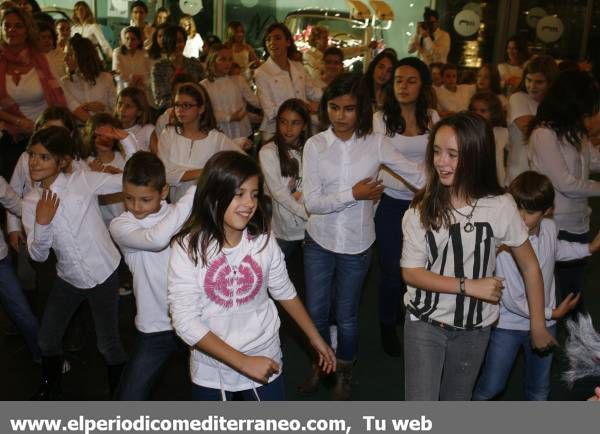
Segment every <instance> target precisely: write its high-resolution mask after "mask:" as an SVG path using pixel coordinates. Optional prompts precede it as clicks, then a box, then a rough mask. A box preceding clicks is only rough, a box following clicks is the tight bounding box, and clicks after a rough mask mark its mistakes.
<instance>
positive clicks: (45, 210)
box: [35, 189, 60, 225]
mask: <svg viewBox="0 0 600 434" xmlns="http://www.w3.org/2000/svg"><path fill="white" fill-rule="evenodd" d="M59 204H60V199H59V198H58V195H57V194H56V193H53V192H52V191H50V190H47V189H45V190H44V191H43V192H42V197H41V198H40V200H39V201H38V203H37V207H36V209H35V222H36V223H37V224H40V225H48V224H50V222H51V221H52V219H53V218H54V216H55V215H56V210H57V209H58V205H59Z"/></svg>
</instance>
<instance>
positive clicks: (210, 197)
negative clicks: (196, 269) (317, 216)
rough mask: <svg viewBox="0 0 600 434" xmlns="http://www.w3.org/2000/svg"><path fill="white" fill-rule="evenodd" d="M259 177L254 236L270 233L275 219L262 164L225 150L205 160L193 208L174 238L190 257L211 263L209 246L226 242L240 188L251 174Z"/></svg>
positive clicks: (252, 226) (250, 227) (252, 221)
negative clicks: (227, 224)
mask: <svg viewBox="0 0 600 434" xmlns="http://www.w3.org/2000/svg"><path fill="white" fill-rule="evenodd" d="M253 176H257V177H258V204H257V208H256V211H255V213H254V215H253V216H252V218H251V219H250V222H249V223H248V226H247V228H248V233H249V234H250V235H251V236H253V237H254V236H258V235H263V234H266V235H267V240H266V242H265V245H264V246H263V248H264V247H266V245H267V242H268V239H269V233H270V223H271V201H270V199H269V198H268V196H266V195H265V192H264V182H263V175H262V172H261V171H260V168H259V167H258V164H257V163H256V162H255V161H254V160H253V159H252V158H250V157H248V156H247V155H244V154H241V153H239V152H235V151H223V152H218V153H216V154H215V155H213V156H212V157H211V158H210V159H209V160H208V161H207V162H206V164H205V166H204V170H203V171H202V175H201V176H200V179H198V189H197V190H196V195H195V196H194V202H193V205H192V212H191V214H190V217H189V218H188V219H187V221H186V222H185V223H184V224H183V226H182V228H181V230H180V231H179V233H178V234H177V235H175V237H174V241H175V242H177V243H179V245H180V246H181V247H183V248H185V249H186V250H187V253H188V256H189V258H190V259H191V260H192V261H193V262H194V264H196V265H198V262H199V261H200V262H201V263H202V265H203V266H206V265H207V261H208V258H209V255H210V254H211V253H212V252H209V248H210V247H211V245H212V244H213V243H216V247H217V248H216V249H214V253H218V252H220V251H221V250H222V249H223V246H224V245H225V241H226V239H225V230H224V228H223V226H224V218H225V212H226V211H227V208H228V207H229V205H230V204H231V201H232V200H233V197H234V195H235V194H236V191H237V190H238V189H239V188H240V186H241V185H242V184H243V183H244V182H246V180H248V179H249V178H251V177H253Z"/></svg>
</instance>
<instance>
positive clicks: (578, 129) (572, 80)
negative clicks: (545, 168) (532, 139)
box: [528, 70, 600, 151]
mask: <svg viewBox="0 0 600 434" xmlns="http://www.w3.org/2000/svg"><path fill="white" fill-rule="evenodd" d="M598 111H600V88H599V86H598V82H597V81H596V80H594V78H593V77H592V76H591V75H589V74H588V73H587V72H583V71H579V70H567V71H563V72H561V73H560V74H559V76H558V78H557V79H556V80H555V81H554V84H553V85H552V86H550V89H548V92H547V93H546V96H545V97H544V100H543V101H542V102H541V103H540V105H539V107H538V109H537V114H536V115H535V117H534V118H533V120H532V121H531V122H530V123H529V131H528V136H529V135H531V133H532V132H533V130H534V129H536V128H537V127H547V128H550V129H551V130H553V131H554V132H555V133H556V135H557V137H558V138H559V139H564V140H566V141H567V142H569V143H570V144H571V145H573V146H574V147H575V148H576V149H577V150H578V151H581V142H582V140H583V139H584V138H585V137H587V135H588V132H587V129H586V127H585V125H584V123H583V120H584V118H585V117H587V116H592V115H595V114H596V113H598Z"/></svg>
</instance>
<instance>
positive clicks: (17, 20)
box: [0, 7, 66, 178]
mask: <svg viewBox="0 0 600 434" xmlns="http://www.w3.org/2000/svg"><path fill="white" fill-rule="evenodd" d="M37 40H38V38H37V26H36V25H35V24H34V22H33V20H32V18H31V16H30V15H29V14H28V13H27V12H24V11H23V10H22V9H19V8H16V7H15V8H13V7H7V8H3V9H2V10H1V11H0V53H1V55H0V128H1V130H2V131H1V138H0V163H1V166H2V168H1V169H2V172H1V174H2V175H4V176H5V177H8V178H10V175H11V174H12V169H13V167H14V164H15V163H16V161H17V159H18V157H19V155H20V154H21V152H23V150H24V149H25V145H26V144H27V140H28V138H29V136H30V135H31V133H32V132H33V124H34V122H35V120H36V119H37V117H38V116H39V115H40V114H41V113H42V112H43V111H44V110H45V109H46V107H48V106H65V105H66V102H65V97H64V95H63V92H62V89H61V88H60V85H59V83H58V80H57V79H56V77H54V76H53V74H52V72H51V70H50V66H49V64H48V59H47V58H46V55H45V54H43V53H42V52H41V51H40V50H39V49H38V46H37Z"/></svg>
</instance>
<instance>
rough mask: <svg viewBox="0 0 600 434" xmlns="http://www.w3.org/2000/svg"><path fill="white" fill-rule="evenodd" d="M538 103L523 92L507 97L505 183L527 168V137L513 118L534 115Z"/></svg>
mask: <svg viewBox="0 0 600 434" xmlns="http://www.w3.org/2000/svg"><path fill="white" fill-rule="evenodd" d="M538 105H539V103H538V102H537V101H536V100H534V99H533V98H532V97H530V96H529V95H528V94H527V93H525V92H515V93H513V94H512V95H511V96H510V98H509V99H508V113H507V117H506V120H507V121H508V148H507V149H508V157H507V159H506V183H507V184H510V183H511V182H512V180H513V179H515V178H516V177H517V176H519V175H520V174H521V173H523V172H525V171H527V170H529V162H528V160H527V152H528V146H527V139H526V138H525V135H524V134H523V132H522V131H521V130H520V129H519V127H518V126H517V124H516V123H515V120H517V119H519V118H520V117H523V116H535V114H536V112H537V108H538Z"/></svg>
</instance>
